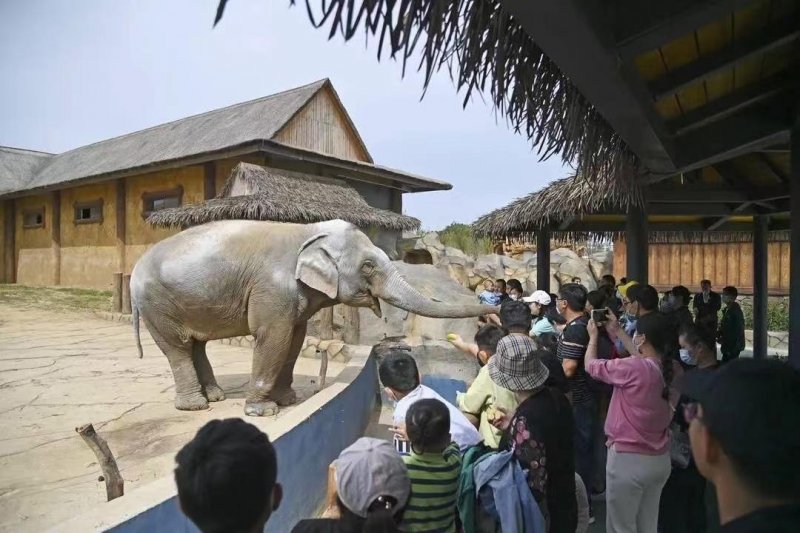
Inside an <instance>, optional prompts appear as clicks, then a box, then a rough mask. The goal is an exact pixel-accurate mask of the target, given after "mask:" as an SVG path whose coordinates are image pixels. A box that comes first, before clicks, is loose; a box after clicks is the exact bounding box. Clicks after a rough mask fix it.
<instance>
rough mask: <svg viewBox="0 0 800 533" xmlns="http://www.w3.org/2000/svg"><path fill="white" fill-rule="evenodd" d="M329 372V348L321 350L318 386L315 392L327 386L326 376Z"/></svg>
mask: <svg viewBox="0 0 800 533" xmlns="http://www.w3.org/2000/svg"><path fill="white" fill-rule="evenodd" d="M327 374H328V350H327V349H325V350H320V352H319V377H318V378H317V386H316V387H314V392H315V393H317V392H319V391H321V390H322V389H324V388H325V378H326V377H327Z"/></svg>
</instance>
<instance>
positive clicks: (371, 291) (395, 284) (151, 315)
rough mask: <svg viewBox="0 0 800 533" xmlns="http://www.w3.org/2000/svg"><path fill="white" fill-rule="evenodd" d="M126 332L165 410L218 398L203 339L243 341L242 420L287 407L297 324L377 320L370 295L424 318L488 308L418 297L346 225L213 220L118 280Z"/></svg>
mask: <svg viewBox="0 0 800 533" xmlns="http://www.w3.org/2000/svg"><path fill="white" fill-rule="evenodd" d="M130 295H131V307H132V313H133V317H132V318H133V325H134V336H135V339H136V344H137V348H138V350H139V357H142V346H141V340H140V334H139V317H141V318H142V320H143V322H144V324H145V326H146V327H147V329H148V331H149V332H150V334H151V335H152V337H153V339H154V340H155V342H156V344H157V345H158V347H159V348H160V349H161V351H162V352H164V354H165V355H166V357H167V360H168V362H169V365H170V368H171V370H172V374H173V377H174V379H175V394H176V397H175V407H176V408H177V409H181V410H200V409H206V408H208V402H215V401H221V400H224V399H225V393H224V391H223V390H222V389H221V388H220V387H219V385H218V384H217V381H216V378H215V377H214V372H213V370H212V368H211V365H210V363H209V361H208V357H207V356H206V350H205V345H206V343H207V342H208V341H210V340H215V339H223V338H228V337H236V336H243V335H248V334H249V335H252V336H253V337H254V339H255V347H254V349H253V366H252V375H251V379H250V383H249V387H248V392H247V396H246V400H245V407H244V412H245V414H247V415H251V416H265V415H270V414H275V413H277V411H278V409H279V406H286V405H290V404H292V403H295V402H296V401H297V396H296V394H295V392H294V390H293V389H292V380H293V376H292V374H293V370H294V365H295V362H296V360H297V356H298V354H299V352H300V348H301V347H302V344H303V341H304V338H305V334H306V324H307V321H308V319H309V318H310V317H311V316H312V315H313V314H314V313H316V312H317V311H319V310H320V309H322V308H325V307H330V306H333V305H335V304H337V303H343V304H346V305H350V306H355V307H369V308H371V309H372V310H373V311H374V312H375V314H376V315H377V316H378V317H380V316H381V308H380V302H379V299H381V300H383V301H385V302H387V303H389V304H391V305H393V306H396V307H399V308H401V309H404V310H406V311H409V312H412V313H416V314H419V315H424V316H428V317H434V318H465V317H471V316H480V315H485V314H488V313H496V312H497V311H498V310H497V308H496V307H493V306H486V305H481V304H478V303H477V302H476V303H475V304H474V305H466V306H465V305H453V304H448V303H445V302H441V301H437V300H433V299H430V298H427V297H426V296H424V295H423V294H421V293H420V292H419V291H418V290H417V289H416V288H414V287H413V286H412V285H411V284H409V282H408V281H407V280H405V279H404V278H403V277H402V275H401V274H400V273H399V271H398V269H397V267H396V266H395V265H393V264H392V262H391V260H390V259H389V257H388V256H387V255H386V253H385V252H383V251H382V250H381V249H380V248H378V247H377V246H375V245H374V244H373V243H372V242H371V241H370V239H369V237H367V235H365V234H364V233H363V232H361V231H360V230H359V229H358V228H357V227H356V226H354V225H352V224H350V223H348V222H345V221H342V220H330V221H325V222H318V223H311V224H292V223H284V222H268V221H257V220H221V221H215V222H209V223H206V224H202V225H198V226H193V227H190V228H188V229H185V230H183V231H181V232H179V233H177V234H175V235H173V236H171V237H168V238H166V239H164V240H162V241H160V242H159V243H157V244H155V245H154V246H153V247H152V248H150V249H148V250H147V251H146V252H145V253H144V254H143V255H142V256H141V258H140V259H139V260H138V261H137V263H136V265H135V267H134V269H133V272H132V273H131V280H130Z"/></svg>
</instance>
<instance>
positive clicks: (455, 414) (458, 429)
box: [394, 385, 483, 452]
mask: <svg viewBox="0 0 800 533" xmlns="http://www.w3.org/2000/svg"><path fill="white" fill-rule="evenodd" d="M429 398H434V399H436V400H439V401H440V402H442V403H443V404H445V405H446V406H447V410H448V411H450V435H451V437H452V439H453V441H454V442H455V443H456V444H458V447H459V448H460V449H461V451H462V452H463V451H464V450H466V449H467V448H469V447H470V446H475V445H476V444H478V443H480V442H483V437H482V436H481V434H480V433H478V430H477V429H476V428H475V426H473V425H472V422H470V421H469V420H467V417H466V416H464V413H462V412H461V411H459V410H458V409H457V408H456V406H454V405H453V404H451V403H450V402H448V401H447V400H445V399H444V398H442V397H441V396H439V394H438V393H437V392H436V391H435V390H433V389H431V388H430V387H426V386H425V385H420V386H419V387H417V388H416V389H414V390H412V391H411V392H409V393H408V394H407V395H406V396H404V397H403V399H401V400H400V401H399V402H397V404H396V405H395V408H394V423H395V424H405V422H406V413H407V412H408V409H409V407H411V405H412V404H413V403H414V402H416V401H417V400H425V399H429Z"/></svg>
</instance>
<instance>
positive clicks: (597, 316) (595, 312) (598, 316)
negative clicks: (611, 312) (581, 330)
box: [592, 307, 608, 325]
mask: <svg viewBox="0 0 800 533" xmlns="http://www.w3.org/2000/svg"><path fill="white" fill-rule="evenodd" d="M592 320H594V322H595V324H597V325H601V324H605V323H606V322H608V308H607V307H604V308H602V309H592Z"/></svg>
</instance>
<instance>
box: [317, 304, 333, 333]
mask: <svg viewBox="0 0 800 533" xmlns="http://www.w3.org/2000/svg"><path fill="white" fill-rule="evenodd" d="M317 318H318V319H319V338H320V340H330V339H333V307H326V308H324V309H320V310H319V311H318V312H317Z"/></svg>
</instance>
